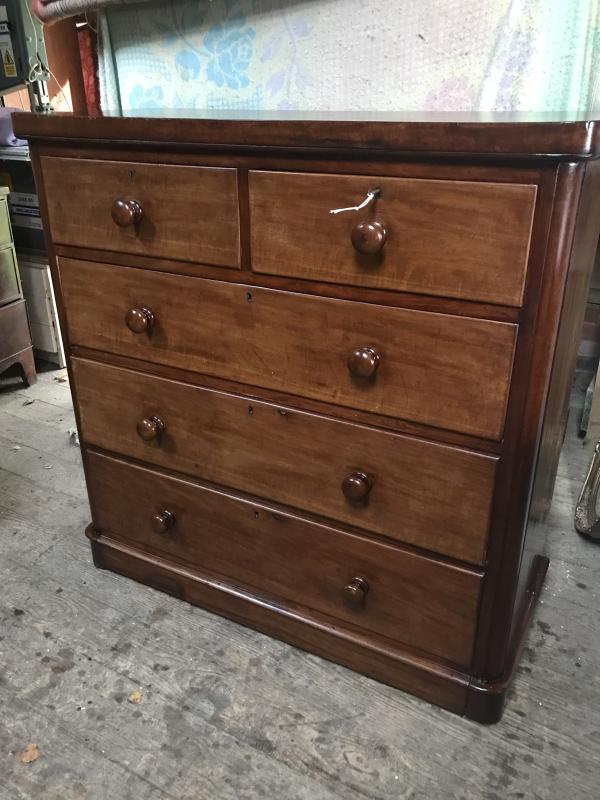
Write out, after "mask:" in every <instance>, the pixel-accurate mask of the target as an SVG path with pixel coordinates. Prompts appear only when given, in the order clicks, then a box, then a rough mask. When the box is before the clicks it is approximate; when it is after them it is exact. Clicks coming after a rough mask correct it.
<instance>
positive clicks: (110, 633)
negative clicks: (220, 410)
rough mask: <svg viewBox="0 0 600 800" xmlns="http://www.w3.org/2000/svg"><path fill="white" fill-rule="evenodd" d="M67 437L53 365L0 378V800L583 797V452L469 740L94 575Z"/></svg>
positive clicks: (595, 755) (591, 604)
mask: <svg viewBox="0 0 600 800" xmlns="http://www.w3.org/2000/svg"><path fill="white" fill-rule="evenodd" d="M32 401H33V402H32ZM73 427H74V420H73V412H72V407H71V401H70V395H69V387H68V383H67V382H64V372H63V371H61V372H46V373H44V374H42V375H41V376H40V380H39V382H38V384H37V385H36V386H34V387H32V388H31V389H23V388H21V387H20V386H19V382H18V381H17V380H11V379H5V380H3V381H1V382H0V616H1V630H0V665H1V670H0V708H1V713H0V798H1V800H17V798H43V800H53V799H54V798H60V800H72V799H74V798H93V799H94V800H105V799H106V800H125V798H132V800H133V798H135V800H143V799H145V798H149V799H150V798H151V799H152V800H159V798H160V799H161V800H162V799H163V798H177V800H180V799H181V800H183V798H186V799H187V798H189V800H204V798H206V800H245V799H246V798H247V800H250V798H252V799H253V800H254V799H255V798H261V799H262V798H264V799H265V800H296V799H297V800H309V799H310V800H334V799H335V800H342V799H343V800H354V799H356V800H360V799H364V798H373V799H377V800H387V799H388V798H390V799H391V798H394V800H400V799H401V798H406V799H407V800H408V798H410V799H411V800H433V799H437V798H444V800H510V798H527V800H536V799H537V800H550V798H556V799H557V800H564V798H569V800H579V798H581V799H582V800H583V798H585V800H591V798H596V797H599V796H600V788H599V787H600V703H599V700H600V673H599V670H598V663H599V662H600V635H599V631H600V614H599V612H600V591H599V588H600V584H599V581H598V576H599V567H598V564H599V558H600V550H599V549H598V547H597V546H596V545H594V544H590V543H589V542H586V541H584V540H582V539H580V538H579V537H578V536H577V535H576V533H575V532H574V530H573V526H572V512H573V507H574V503H575V500H576V496H577V493H578V491H579V487H580V485H581V481H582V478H583V474H584V472H585V468H586V465H587V461H588V459H589V457H590V454H591V447H590V445H589V444H588V445H586V446H585V447H584V446H582V444H581V442H580V441H579V440H577V439H576V438H575V437H574V436H570V437H568V440H567V444H566V447H565V451H564V453H563V460H562V463H561V468H560V477H559V482H558V486H557V493H556V496H555V503H554V506H553V511H552V514H551V519H550V521H549V525H548V532H549V536H550V540H551V541H550V556H551V559H552V562H551V567H550V573H549V578H548V583H547V588H546V590H545V594H544V598H543V604H542V606H541V608H540V610H539V612H538V615H537V619H536V621H535V623H534V625H533V628H532V630H531V633H530V636H529V642H528V646H527V648H526V651H525V655H524V659H523V662H522V664H521V667H520V670H519V674H518V678H517V680H516V683H515V685H514V687H513V690H512V695H511V697H510V700H509V703H508V707H507V710H506V713H505V715H504V718H503V720H502V722H501V723H500V724H498V725H496V726H493V727H489V728H484V727H481V726H479V725H477V724H475V723H472V722H469V721H467V720H464V719H460V718H458V717H455V716H453V715H452V714H449V713H447V712H445V711H441V710H439V709H437V708H433V707H431V706H429V705H428V704H427V703H424V702H422V701H420V700H417V699H415V698H412V697H410V696H408V695H404V694H402V693H401V692H399V691H396V690H394V689H391V688H388V687H386V686H382V685H380V684H377V683H375V682H373V681H371V680H369V679H367V678H365V677H363V676H361V675H358V674H355V673H353V672H350V671H349V670H346V669H344V668H342V667H338V666H336V665H333V664H330V663H328V662H325V661H323V660H321V659H319V658H317V657H316V656H312V655H308V654H306V653H303V652H301V651H299V650H296V649H294V648H292V647H289V646H287V645H285V644H282V643H280V642H276V641H273V640H271V639H268V638H267V637H265V636H262V635H260V634H258V633H255V632H253V631H251V630H247V629H245V628H242V627H240V626H239V625H236V624H234V623H232V622H229V621H227V620H224V619H221V618H219V617H217V616H214V615H212V614H209V613H207V612H204V611H202V610H200V609H198V608H193V607H191V606H188V605H186V604H185V603H182V602H179V601H177V600H174V599H171V598H169V597H166V596H164V595H162V594H159V593H158V592H156V591H153V590H152V589H149V588H146V587H144V586H140V585H137V584H135V583H133V582H131V581H128V580H126V579H124V578H120V577H117V576H116V575H112V574H111V573H108V572H101V571H97V570H96V569H94V567H93V565H92V561H91V557H90V551H89V547H88V544H87V540H86V539H85V538H84V536H83V529H84V526H85V525H86V524H87V522H88V521H89V510H88V505H87V500H86V495H85V489H84V482H83V475H82V471H81V465H80V456H79V450H78V448H77V447H76V446H75V445H74V444H73V443H72V439H71V438H70V437H69V429H71V428H73ZM572 427H574V426H572ZM133 692H139V693H140V694H141V697H136V696H135V695H134V698H133V699H138V700H139V701H140V702H138V703H134V702H131V701H130V695H131V694H132V693H133ZM30 744H36V745H37V748H38V751H39V756H38V757H37V759H35V760H33V761H32V762H31V763H29V764H24V763H21V755H22V752H23V750H24V749H25V748H26V747H27V746H28V745H30Z"/></svg>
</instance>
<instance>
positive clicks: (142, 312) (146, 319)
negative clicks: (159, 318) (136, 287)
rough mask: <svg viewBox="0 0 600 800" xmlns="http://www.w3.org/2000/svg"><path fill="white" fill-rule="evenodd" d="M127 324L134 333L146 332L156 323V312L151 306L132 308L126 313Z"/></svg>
mask: <svg viewBox="0 0 600 800" xmlns="http://www.w3.org/2000/svg"><path fill="white" fill-rule="evenodd" d="M125 324H126V325H127V327H128V328H129V330H130V331H132V332H133V333H144V331H149V330H150V328H151V327H152V326H153V325H154V314H153V313H152V311H150V309H149V308H146V307H145V306H141V307H140V308H130V309H129V311H128V312H127V314H125Z"/></svg>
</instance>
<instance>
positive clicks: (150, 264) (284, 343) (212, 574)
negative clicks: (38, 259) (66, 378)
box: [14, 115, 600, 722]
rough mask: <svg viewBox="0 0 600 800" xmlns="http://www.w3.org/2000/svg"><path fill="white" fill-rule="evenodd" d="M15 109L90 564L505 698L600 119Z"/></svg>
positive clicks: (588, 254)
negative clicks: (72, 422) (77, 442)
mask: <svg viewBox="0 0 600 800" xmlns="http://www.w3.org/2000/svg"><path fill="white" fill-rule="evenodd" d="M14 123H15V130H16V132H17V133H18V135H19V136H23V137H26V138H28V139H29V141H30V146H31V151H32V156H33V163H34V167H35V172H36V179H37V182H38V188H39V192H40V197H41V207H42V211H43V216H44V223H45V230H46V235H47V239H48V247H49V251H50V254H51V258H52V269H53V279H54V282H55V287H56V290H57V294H58V296H59V299H60V313H61V317H62V319H61V324H62V327H63V329H64V331H65V334H66V338H67V341H68V348H69V371H70V377H71V385H72V390H73V397H74V402H75V409H76V415H77V420H78V426H79V430H80V436H81V442H82V454H83V459H84V468H85V472H86V478H87V485H88V491H89V498H90V506H91V512H92V522H91V524H90V526H89V528H88V530H87V535H88V537H89V538H90V540H91V544H92V549H93V554H94V559H95V563H96V564H97V565H98V566H99V567H103V568H106V569H112V570H115V571H117V572H120V573H122V574H124V575H127V576H130V577H132V578H134V579H136V580H139V581H142V582H144V583H147V584H150V585H152V586H154V587H157V588H159V589H162V590H164V591H167V592H170V593H172V594H175V595H177V596H178V597H181V598H182V599H185V600H187V601H188V602H191V603H196V604H198V605H202V606H204V607H206V608H208V609H210V610H213V611H215V612H217V613H221V614H224V615H227V616H229V617H231V618H233V619H234V620H237V621H239V622H242V623H244V624H247V625H251V626H253V627H256V628H258V629H259V630H262V631H264V632H266V633H268V634H271V635H273V636H277V637H279V638H282V639H284V640H286V641H288V642H290V643H292V644H295V645H297V646H299V647H302V648H305V649H307V650H310V651H313V652H315V653H318V654H320V655H322V656H324V657H326V658H329V659H332V660H334V661H338V662H340V663H342V664H345V665H347V666H350V667H352V668H354V669H357V670H360V671H362V672H365V673H366V674H368V675H370V676H373V677H374V678H377V679H379V680H382V681H385V682H387V683H390V684H392V685H394V686H397V687H399V688H402V689H404V690H407V691H410V692H413V693H415V694H417V695H419V696H421V697H423V698H425V699H427V700H429V701H431V702H433V703H436V704H439V705H441V706H443V707H445V708H448V709H450V710H452V711H455V712H456V713H460V714H466V715H468V716H470V717H472V718H474V719H477V720H480V721H482V722H491V721H495V720H497V719H498V718H499V716H500V714H501V711H502V704H503V699H504V695H505V693H506V690H507V687H508V685H509V683H510V679H511V677H512V673H513V671H514V667H515V664H516V662H517V660H518V655H519V649H520V645H521V643H522V641H523V638H524V635H525V633H526V630H527V625H528V623H529V620H530V618H531V616H532V614H533V611H534V606H535V602H536V600H537V597H538V596H539V593H540V591H541V588H542V583H543V579H544V575H545V572H546V568H547V565H548V559H547V558H546V554H545V551H544V542H543V536H541V535H540V532H543V524H532V520H534V518H535V520H537V521H538V522H539V521H543V514H544V511H545V509H547V507H548V502H549V498H550V496H551V493H552V485H553V480H554V475H555V473H556V467H557V463H558V452H559V449H560V443H561V440H562V434H563V432H564V425H565V421H566V411H567V403H568V392H569V385H570V379H571V374H572V371H573V366H574V358H575V355H576V349H577V339H578V333H579V329H580V326H581V323H582V316H583V309H584V302H585V296H586V291H587V285H588V281H589V275H590V271H591V265H592V262H593V256H594V252H595V247H596V244H597V241H598V232H599V228H600V200H599V197H600V194H599V191H600V172H599V168H598V162H597V161H596V160H595V157H596V156H597V155H598V154H599V152H600V129H598V127H597V126H596V125H595V123H593V122H577V121H560V122H534V121H513V122H510V121H502V122H499V121H496V122H489V123H482V122H479V121H476V120H464V121H453V122H429V121H426V120H420V121H403V120H401V119H390V118H387V119H384V118H381V119H371V120H368V121H367V120H362V121H361V120H358V119H357V120H343V119H339V120H337V121H327V120H320V121H319V120H316V119H304V120H299V119H285V118H279V119H270V120H267V119H263V120H258V119H245V120H234V119H219V118H213V119H208V118H203V119H200V118H197V119H190V118H188V119H167V118H159V119H140V118H129V119H125V118H121V119H119V118H101V119H87V118H78V117H73V116H62V115H55V116H48V117H36V116H30V115H16V116H15V120H14ZM332 212H334V213H332Z"/></svg>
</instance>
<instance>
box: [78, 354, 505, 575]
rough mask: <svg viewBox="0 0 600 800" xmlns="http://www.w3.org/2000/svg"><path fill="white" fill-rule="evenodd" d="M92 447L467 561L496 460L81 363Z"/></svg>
mask: <svg viewBox="0 0 600 800" xmlns="http://www.w3.org/2000/svg"><path fill="white" fill-rule="evenodd" d="M72 365H73V374H74V378H75V389H76V395H77V399H78V402H79V415H80V420H81V426H82V429H81V434H82V437H83V439H84V440H85V441H86V442H87V443H88V444H90V445H95V446H97V447H100V448H102V449H103V450H110V451H112V452H115V453H121V454H123V455H126V456H129V457H131V458H135V459H138V460H139V461H146V462H149V463H151V464H155V465H156V466H159V467H164V468H167V469H172V470H174V471H177V472H182V473H185V474H188V475H193V476H194V477H197V478H201V479H203V480H207V481H211V482H212V483H216V484H220V485H222V486H231V487H233V488H235V489H238V490H241V491H244V492H248V493H249V494H252V495H257V496H259V497H263V498H267V499H269V500H273V501H276V502H279V503H283V504H285V505H289V506H293V507H295V508H299V509H302V510H304V511H309V512H312V513H315V514H319V515H322V516H325V517H329V518H331V519H336V520H338V521H340V522H343V523H346V524H349V525H352V526H354V527H357V528H362V529H365V530H369V531H374V532H377V533H380V534H383V535H384V536H387V537H389V538H391V539H395V540H398V541H404V542H408V543H410V544H414V545H417V546H419V547H422V548H426V549H428V550H433V551H436V552H439V553H442V554H445V555H449V556H454V557H455V558H458V559H461V560H463V561H468V562H471V563H481V562H482V561H483V558H484V554H485V546H486V540H487V531H488V526H489V519H490V509H491V502H492V493H493V487H494V477H495V470H496V463H497V458H495V457H493V456H486V455H483V454H481V453H478V452H475V451H470V450H463V449H461V448H458V447H449V446H446V445H441V444H435V443H433V442H429V441H425V440H421V439H416V438H413V437H410V436H402V435H399V434H395V433H389V432H387V431H382V430H378V429H374V428H369V427H366V426H364V425H355V424H353V423H349V422H341V421H339V420H334V419H331V418H329V417H323V416H319V415H316V414H308V413H305V412H302V411H298V410H297V409H293V408H284V407H281V406H276V405H272V404H270V403H264V402H258V401H256V400H251V399H249V398H246V397H241V396H239V395H233V394H227V393H224V392H215V391H212V390H210V389H204V388H200V387H196V386H190V385H189V384H184V383H179V382H176V381H172V380H166V379H164V378H157V377H154V376H150V375H145V374H142V373H140V372H134V371H132V370H126V369H121V368H119V367H112V366H108V365H104V364H100V363H97V362H94V361H87V360H84V359H79V358H74V359H72Z"/></svg>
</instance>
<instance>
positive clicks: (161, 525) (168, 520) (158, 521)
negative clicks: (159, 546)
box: [150, 508, 175, 534]
mask: <svg viewBox="0 0 600 800" xmlns="http://www.w3.org/2000/svg"><path fill="white" fill-rule="evenodd" d="M150 524H151V525H152V530H153V531H154V533H160V534H165V533H168V532H169V530H170V529H171V528H172V527H173V525H175V514H173V513H171V511H168V510H167V509H166V508H163V510H162V511H157V512H156V514H154V515H153V517H152V519H151V520H150Z"/></svg>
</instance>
